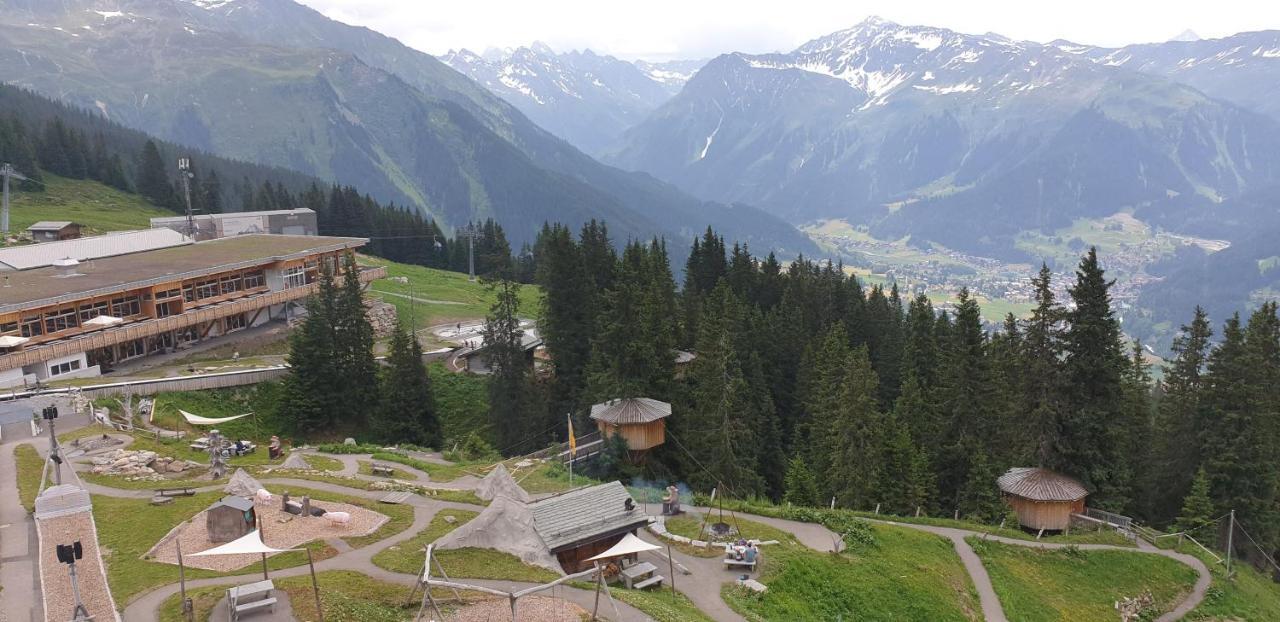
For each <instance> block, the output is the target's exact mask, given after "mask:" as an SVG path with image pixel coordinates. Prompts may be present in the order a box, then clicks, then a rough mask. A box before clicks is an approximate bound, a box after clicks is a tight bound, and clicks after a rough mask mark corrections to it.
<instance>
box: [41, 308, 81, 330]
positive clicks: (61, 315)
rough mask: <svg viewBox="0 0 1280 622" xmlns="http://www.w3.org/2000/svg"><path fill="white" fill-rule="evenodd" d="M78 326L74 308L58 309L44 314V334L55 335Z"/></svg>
mask: <svg viewBox="0 0 1280 622" xmlns="http://www.w3.org/2000/svg"><path fill="white" fill-rule="evenodd" d="M79 325H80V322H79V320H78V318H77V315H76V309H75V307H68V308H66V309H58V310H57V311H50V312H48V313H46V314H44V332H45V333H56V332H59V331H64V330H67V329H69V328H75V327H77V326H79Z"/></svg>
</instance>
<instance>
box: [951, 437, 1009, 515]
mask: <svg viewBox="0 0 1280 622" xmlns="http://www.w3.org/2000/svg"><path fill="white" fill-rule="evenodd" d="M998 475H999V472H998V469H996V468H995V465H993V464H992V463H991V461H990V459H988V458H987V452H986V450H985V449H983V448H981V447H978V446H976V445H975V446H974V447H973V448H972V449H971V451H970V462H969V473H968V478H967V479H966V480H965V483H964V487H963V488H962V489H961V490H960V494H959V495H958V499H957V502H958V503H957V508H958V509H959V510H960V514H961V516H966V517H969V518H972V519H975V520H978V521H980V522H986V523H994V522H996V521H998V520H1000V518H1001V517H1002V516H1004V515H1005V513H1006V509H1005V508H1006V506H1005V503H1004V500H1003V499H1001V498H1000V491H999V488H997V486H996V478H997V476H998Z"/></svg>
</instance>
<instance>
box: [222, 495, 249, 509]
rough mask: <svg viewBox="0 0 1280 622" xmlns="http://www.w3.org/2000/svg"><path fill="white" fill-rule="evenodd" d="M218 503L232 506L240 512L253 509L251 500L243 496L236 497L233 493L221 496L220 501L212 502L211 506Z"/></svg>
mask: <svg viewBox="0 0 1280 622" xmlns="http://www.w3.org/2000/svg"><path fill="white" fill-rule="evenodd" d="M220 505H225V506H227V507H232V508H235V509H237V510H240V511H241V512H248V511H249V510H252V509H253V501H251V500H249V499H245V498H244V497H237V496H235V495H228V496H226V497H223V498H222V499H221V500H220V501H218V502H217V503H215V504H213V507H215V508H216V507H218V506H220Z"/></svg>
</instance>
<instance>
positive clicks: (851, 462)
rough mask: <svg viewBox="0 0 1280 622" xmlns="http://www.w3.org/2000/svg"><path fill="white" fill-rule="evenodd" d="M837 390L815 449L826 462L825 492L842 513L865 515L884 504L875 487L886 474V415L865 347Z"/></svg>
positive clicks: (858, 351)
mask: <svg viewBox="0 0 1280 622" xmlns="http://www.w3.org/2000/svg"><path fill="white" fill-rule="evenodd" d="M844 371H845V374H844V379H843V381H842V382H841V384H840V393H839V404H838V405H837V407H836V411H835V413H833V414H834V417H833V419H832V420H831V422H830V424H829V425H828V426H822V427H820V428H817V429H818V430H820V431H821V433H822V436H821V438H819V439H818V440H817V444H818V447H819V448H820V450H821V451H823V452H825V453H826V454H827V455H828V456H829V458H828V459H827V463H828V464H830V465H831V472H830V474H829V477H827V478H826V480H827V485H828V487H829V491H828V492H830V493H831V495H832V496H834V497H835V498H836V502H837V503H838V504H840V505H841V506H843V507H847V508H855V509H866V508H868V507H871V506H873V505H874V504H876V503H878V502H880V501H882V499H881V498H880V496H879V492H880V491H879V485H880V483H881V482H880V478H881V473H882V472H883V471H882V469H883V468H884V463H883V460H884V456H883V451H882V450H883V448H884V446H885V436H886V435H885V422H884V415H883V414H882V413H881V411H880V406H879V393H878V391H879V386H878V384H879V381H878V380H877V378H876V373H875V370H873V369H872V367H871V358H870V356H869V355H868V353H867V349H866V347H865V346H860V347H858V348H857V349H855V350H854V351H853V355H852V356H851V357H850V358H849V366H848V367H847V368H846V369H845V370H844Z"/></svg>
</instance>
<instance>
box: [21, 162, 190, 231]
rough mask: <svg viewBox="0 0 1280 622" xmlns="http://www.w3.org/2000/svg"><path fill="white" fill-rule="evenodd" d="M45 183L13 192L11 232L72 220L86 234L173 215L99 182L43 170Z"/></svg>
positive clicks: (146, 226)
mask: <svg viewBox="0 0 1280 622" xmlns="http://www.w3.org/2000/svg"><path fill="white" fill-rule="evenodd" d="M44 185H45V186H44V191H43V192H22V191H15V192H13V194H12V202H11V203H10V207H11V214H12V222H11V224H10V230H11V231H23V230H25V229H26V228H27V227H30V226H31V225H32V224H34V223H36V222H39V221H41V220H70V221H72V222H75V223H79V224H80V225H81V226H82V227H85V228H86V229H82V230H81V233H82V234H83V235H92V234H97V233H103V232H106V231H122V230H128V229H150V228H151V219H152V218H154V217H158V216H173V215H174V213H173V212H170V211H168V210H165V209H160V208H158V207H155V206H154V205H151V204H150V203H148V202H147V201H146V199H143V198H142V197H141V196H139V195H136V194H128V193H125V192H120V191H119V190H116V189H114V188H111V187H110V186H106V185H103V184H100V183H98V182H96V181H89V180H83V179H67V178H65V177H58V176H57V175H50V174H48V173H44Z"/></svg>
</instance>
